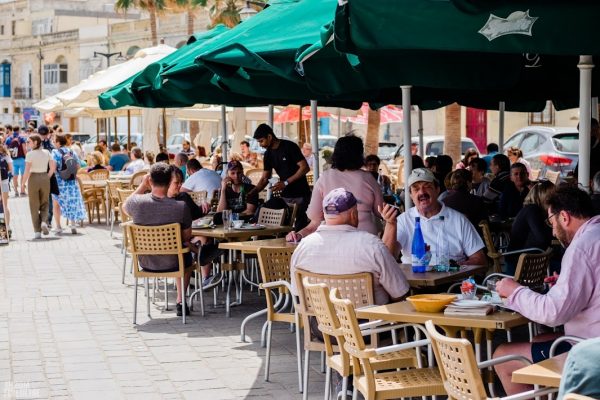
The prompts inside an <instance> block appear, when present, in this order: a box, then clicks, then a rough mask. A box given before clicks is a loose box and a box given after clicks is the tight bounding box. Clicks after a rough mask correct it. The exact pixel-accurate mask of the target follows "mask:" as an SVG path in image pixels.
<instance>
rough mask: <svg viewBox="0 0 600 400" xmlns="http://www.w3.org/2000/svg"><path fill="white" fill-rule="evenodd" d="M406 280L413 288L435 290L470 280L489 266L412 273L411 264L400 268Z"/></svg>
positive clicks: (463, 266) (464, 266)
mask: <svg viewBox="0 0 600 400" xmlns="http://www.w3.org/2000/svg"><path fill="white" fill-rule="evenodd" d="M400 268H402V272H403V273H404V276H405V277H406V280H407V281H408V283H409V284H410V287H411V288H433V287H438V286H441V285H444V284H447V283H454V282H458V281H459V280H461V279H463V278H468V277H469V276H471V275H475V274H480V273H485V271H486V270H487V266H485V265H461V266H460V269H459V270H458V271H452V272H435V271H431V272H425V273H418V272H413V271H412V266H411V265H410V264H402V265H401V266H400Z"/></svg>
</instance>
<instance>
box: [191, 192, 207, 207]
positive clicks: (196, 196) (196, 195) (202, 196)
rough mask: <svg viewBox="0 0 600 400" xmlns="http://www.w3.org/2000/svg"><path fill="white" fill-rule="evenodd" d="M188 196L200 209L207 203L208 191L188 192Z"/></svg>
mask: <svg viewBox="0 0 600 400" xmlns="http://www.w3.org/2000/svg"><path fill="white" fill-rule="evenodd" d="M188 194H189V195H190V197H191V198H192V200H194V203H196V204H197V205H198V206H199V207H200V206H202V204H203V203H206V201H207V195H208V192H207V191H206V190H201V191H199V192H188Z"/></svg>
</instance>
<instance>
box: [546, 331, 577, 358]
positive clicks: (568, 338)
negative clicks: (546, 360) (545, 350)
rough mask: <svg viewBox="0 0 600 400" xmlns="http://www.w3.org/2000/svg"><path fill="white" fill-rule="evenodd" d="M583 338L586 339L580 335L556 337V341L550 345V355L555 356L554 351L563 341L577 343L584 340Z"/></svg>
mask: <svg viewBox="0 0 600 400" xmlns="http://www.w3.org/2000/svg"><path fill="white" fill-rule="evenodd" d="M583 340H585V339H583V338H580V337H579V336H571V335H565V336H561V337H559V338H558V339H556V340H555V341H554V343H552V346H550V357H554V353H555V352H556V348H557V347H558V345H559V344H561V343H562V342H575V343H579V342H582V341H583Z"/></svg>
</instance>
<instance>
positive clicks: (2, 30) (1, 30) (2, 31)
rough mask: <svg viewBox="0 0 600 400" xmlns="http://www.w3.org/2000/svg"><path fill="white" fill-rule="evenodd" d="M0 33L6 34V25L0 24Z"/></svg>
mask: <svg viewBox="0 0 600 400" xmlns="http://www.w3.org/2000/svg"><path fill="white" fill-rule="evenodd" d="M0 35H4V25H0Z"/></svg>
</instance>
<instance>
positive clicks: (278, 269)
mask: <svg viewBox="0 0 600 400" xmlns="http://www.w3.org/2000/svg"><path fill="white" fill-rule="evenodd" d="M293 252H294V251H293V250H292V249H290V248H285V247H284V248H277V247H273V248H259V249H258V253H257V254H258V265H259V267H260V273H261V276H262V283H261V284H260V288H261V289H264V290H265V299H266V301H267V354H266V356H265V357H266V360H265V364H266V365H265V381H268V380H269V371H270V365H271V336H272V331H271V328H272V324H273V322H284V323H287V324H295V325H296V329H295V331H296V351H297V355H296V358H297V363H298V390H299V391H302V351H301V349H300V319H299V316H298V313H297V308H296V307H297V305H296V298H295V297H294V296H292V295H291V285H290V280H291V277H290V260H291V258H292V253H293ZM280 296H289V297H291V298H292V301H293V304H294V312H291V313H288V312H282V311H277V309H276V302H275V301H274V299H275V298H279V297H280Z"/></svg>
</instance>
